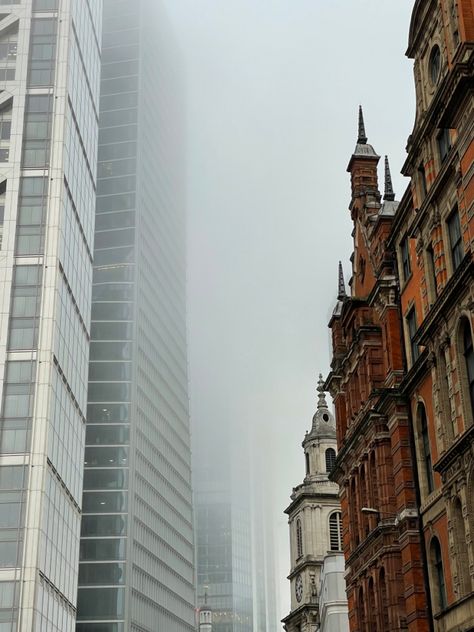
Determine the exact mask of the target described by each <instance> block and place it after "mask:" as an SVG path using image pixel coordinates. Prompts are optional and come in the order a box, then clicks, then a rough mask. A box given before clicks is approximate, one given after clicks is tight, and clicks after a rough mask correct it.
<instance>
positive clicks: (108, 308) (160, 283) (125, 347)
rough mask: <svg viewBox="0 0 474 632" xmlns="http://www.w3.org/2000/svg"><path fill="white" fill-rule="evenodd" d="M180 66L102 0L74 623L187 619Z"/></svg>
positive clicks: (152, 5) (120, 2)
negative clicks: (99, 79)
mask: <svg viewBox="0 0 474 632" xmlns="http://www.w3.org/2000/svg"><path fill="white" fill-rule="evenodd" d="M180 81H181V78H180V69H179V63H178V58H177V55H176V51H175V48H174V44H173V41H172V38H171V37H170V33H169V29H168V27H167V24H166V18H165V16H164V14H163V11H162V10H161V7H160V2H159V0H105V2H104V14H103V33H102V79H101V98H100V134H99V164H98V187H97V193H98V197H97V212H96V226H95V227H96V234H95V245H94V274H93V301H92V325H91V351H90V365H89V394H88V407H87V438H86V451H85V473H84V494H83V519H82V532H81V550H80V572H79V597H78V617H77V618H78V623H77V632H144V631H149V630H153V631H155V630H159V631H160V632H188V631H189V632H190V631H191V630H194V627H195V620H194V616H195V614H194V606H195V593H194V564H193V562H194V559H193V550H194V547H193V515H192V495H191V470H190V460H191V457H190V432H189V414H188V391H187V354H186V323H185V316H186V314H185V276H186V271H185V248H186V243H185V204H184V197H183V196H184V193H183V190H184V186H183V179H184V157H183V140H182V135H183V131H184V130H183V125H184V116H183V113H182V91H181V83H180Z"/></svg>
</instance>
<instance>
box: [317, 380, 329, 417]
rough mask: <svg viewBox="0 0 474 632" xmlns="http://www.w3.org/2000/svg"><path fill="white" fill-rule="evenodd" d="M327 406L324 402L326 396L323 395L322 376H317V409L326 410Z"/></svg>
mask: <svg viewBox="0 0 474 632" xmlns="http://www.w3.org/2000/svg"><path fill="white" fill-rule="evenodd" d="M327 407H328V404H327V402H326V395H325V394H324V380H323V376H322V374H321V373H320V374H319V381H318V408H327Z"/></svg>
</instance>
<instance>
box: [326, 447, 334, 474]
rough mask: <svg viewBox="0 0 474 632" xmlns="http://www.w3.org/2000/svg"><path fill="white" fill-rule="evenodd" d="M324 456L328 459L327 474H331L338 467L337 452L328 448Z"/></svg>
mask: <svg viewBox="0 0 474 632" xmlns="http://www.w3.org/2000/svg"><path fill="white" fill-rule="evenodd" d="M324 456H325V459H326V472H330V471H331V470H332V469H333V467H334V466H335V465H336V450H334V448H327V450H326V452H325V453H324Z"/></svg>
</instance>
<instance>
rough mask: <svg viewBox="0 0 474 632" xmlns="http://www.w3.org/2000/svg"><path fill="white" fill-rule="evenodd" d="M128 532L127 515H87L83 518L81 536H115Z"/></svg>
mask: <svg viewBox="0 0 474 632" xmlns="http://www.w3.org/2000/svg"><path fill="white" fill-rule="evenodd" d="M126 534H127V516H126V515H122V516H107V515H105V516H97V515H92V516H88V515H85V516H83V517H82V520H81V536H83V537H88V536H114V535H126Z"/></svg>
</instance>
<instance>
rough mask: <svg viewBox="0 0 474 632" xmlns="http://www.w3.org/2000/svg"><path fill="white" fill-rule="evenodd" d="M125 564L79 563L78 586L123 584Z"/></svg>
mask: <svg viewBox="0 0 474 632" xmlns="http://www.w3.org/2000/svg"><path fill="white" fill-rule="evenodd" d="M125 568H126V566H125V564H117V563H107V564H84V563H82V564H79V585H80V586H107V585H111V584H112V585H121V584H125Z"/></svg>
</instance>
